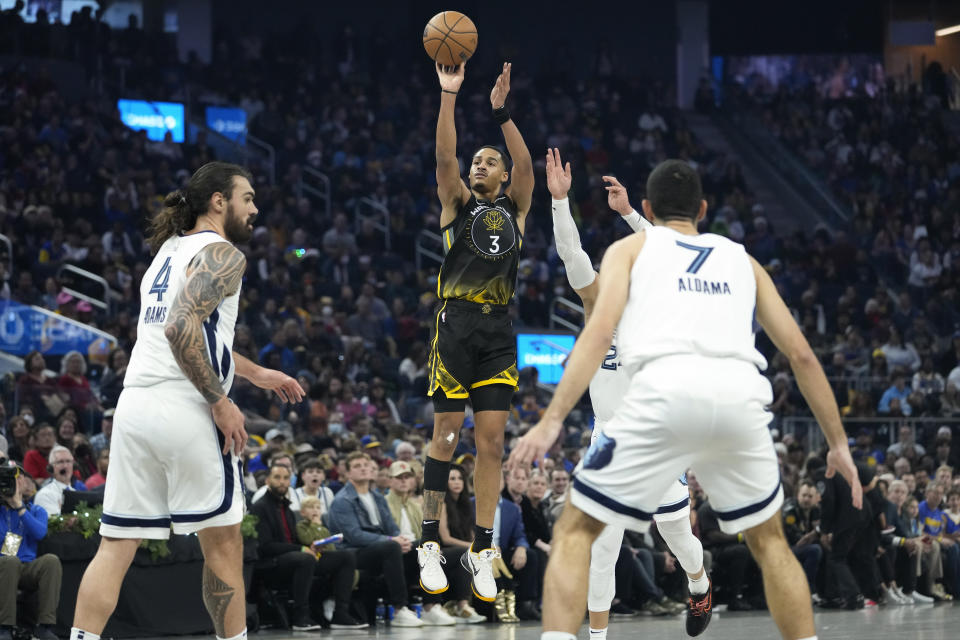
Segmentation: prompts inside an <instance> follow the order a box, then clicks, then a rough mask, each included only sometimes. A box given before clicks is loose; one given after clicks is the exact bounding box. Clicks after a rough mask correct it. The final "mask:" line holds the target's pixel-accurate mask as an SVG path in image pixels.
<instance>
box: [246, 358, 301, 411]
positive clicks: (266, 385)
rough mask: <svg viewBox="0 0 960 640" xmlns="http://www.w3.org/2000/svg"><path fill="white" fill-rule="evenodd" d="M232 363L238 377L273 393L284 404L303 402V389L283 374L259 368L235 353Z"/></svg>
mask: <svg viewBox="0 0 960 640" xmlns="http://www.w3.org/2000/svg"><path fill="white" fill-rule="evenodd" d="M233 362H234V363H235V365H236V373H237V375H238V376H240V377H241V378H245V379H247V380H249V381H250V382H252V383H253V384H255V385H256V386H258V387H260V388H261V389H267V390H268V391H273V392H274V393H276V394H277V396H278V397H279V398H280V399H281V400H283V401H284V402H300V401H301V400H303V387H301V386H300V383H299V382H297V381H296V380H294V379H293V378H291V377H290V376H288V375H287V374H285V373H284V372H282V371H276V370H274V369H267V368H266V367H261V366H260V365H258V364H256V363H254V362H253V361H252V360H250V359H249V358H246V357H245V356H242V355H240V354H239V353H237V352H236V351H234V352H233Z"/></svg>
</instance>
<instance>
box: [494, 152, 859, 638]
mask: <svg viewBox="0 0 960 640" xmlns="http://www.w3.org/2000/svg"><path fill="white" fill-rule="evenodd" d="M706 210H707V203H706V201H705V200H703V197H702V189H701V186H700V177H699V176H698V175H697V173H696V171H695V170H693V169H692V168H691V167H690V166H689V165H688V164H687V163H685V162H683V161H680V160H668V161H665V162H662V163H660V164H659V165H658V166H657V167H656V168H655V169H654V170H653V171H652V172H651V174H650V177H649V178H648V180H647V199H645V200H644V201H643V212H644V214H645V215H646V217H647V219H648V220H651V221H652V222H653V223H654V227H653V228H652V229H647V230H645V231H643V232H641V233H637V234H634V235H632V236H630V237H628V238H624V239H623V240H620V241H618V242H616V243H614V244H613V245H612V246H611V247H610V248H609V249H608V250H607V252H606V255H605V256H604V259H603V264H602V267H601V269H600V292H599V294H598V297H597V302H596V306H595V309H594V312H593V314H592V315H591V317H590V321H589V322H588V323H587V325H586V327H584V330H583V332H581V334H580V338H579V340H577V343H576V345H575V346H574V349H573V351H572V352H571V354H570V358H569V360H568V361H567V367H566V370H565V371H564V375H563V378H562V379H561V381H560V384H559V385H558V386H557V389H556V392H555V393H554V396H553V400H552V401H551V402H550V406H549V407H547V410H546V412H545V413H544V415H543V417H542V418H541V420H540V422H539V423H538V424H537V426H535V427H534V428H533V429H531V430H530V431H529V432H528V433H527V434H526V435H525V436H524V437H523V438H521V439H520V441H519V442H518V443H517V445H516V447H515V448H514V450H513V452H512V453H511V459H510V464H530V463H531V462H533V461H534V460H541V459H542V458H543V455H544V454H545V453H546V451H547V450H548V449H549V448H550V447H551V446H552V445H553V443H554V442H555V441H556V439H557V436H558V435H559V434H560V432H561V430H562V427H563V419H564V418H565V417H566V415H567V414H568V413H569V411H570V409H571V408H572V407H573V405H574V404H575V403H576V402H577V400H578V399H579V398H580V396H581V395H582V394H583V392H584V391H585V390H586V388H587V385H588V384H589V381H590V378H592V377H593V375H594V373H595V372H596V370H597V368H598V367H599V366H600V364H601V362H602V361H603V357H604V354H605V353H606V351H607V349H608V348H609V347H610V343H611V340H612V338H613V334H614V331H615V330H616V334H617V341H618V345H617V346H618V349H619V350H620V355H621V362H622V363H623V365H624V367H626V369H627V372H628V374H630V376H631V382H630V390H629V391H628V392H627V395H626V397H625V398H624V400H623V402H622V403H621V404H620V406H619V407H618V408H617V411H616V414H615V415H614V417H613V419H612V420H611V421H610V424H609V425H608V426H607V430H606V432H605V433H604V435H603V436H602V438H601V440H600V441H599V442H598V443H597V445H598V446H594V447H591V449H590V451H589V453H588V455H587V456H586V459H585V460H584V468H583V471H582V472H581V473H580V474H578V476H577V477H576V478H575V479H574V484H573V489H572V491H571V494H570V500H568V501H567V505H566V507H565V509H564V511H563V514H562V515H561V517H560V520H559V521H558V522H557V525H556V527H555V528H554V542H553V549H552V553H551V555H550V562H549V564H548V566H547V574H546V580H545V588H544V607H543V620H544V633H543V635H542V640H571V639H573V638H575V637H576V636H575V633H576V631H577V629H578V628H579V627H580V623H581V621H582V619H583V610H584V605H585V604H586V599H587V575H588V570H589V555H588V554H589V551H588V548H589V546H590V545H591V544H592V543H593V541H594V540H595V539H596V538H597V536H598V535H599V534H600V532H601V531H602V530H603V527H604V526H605V525H604V523H615V524H620V525H621V526H624V527H629V528H631V529H638V530H644V529H645V528H646V527H648V526H649V522H650V519H651V518H652V516H653V513H654V512H655V511H656V509H657V505H658V503H659V501H660V498H661V496H662V495H663V493H664V491H665V490H666V489H667V487H668V486H669V485H670V483H672V482H674V478H676V477H677V476H678V475H679V474H680V473H681V472H682V471H683V470H684V469H687V468H690V467H693V468H695V469H696V470H697V479H698V480H699V482H700V484H701V485H702V486H703V487H704V489H705V490H706V492H707V494H709V496H710V500H711V504H713V507H714V509H715V510H716V511H717V514H718V516H719V521H720V527H721V529H722V530H723V531H724V532H725V533H728V534H732V533H738V532H740V531H743V532H744V536H745V538H746V541H747V545H748V546H749V548H750V551H751V552H752V553H753V555H754V557H755V558H756V560H757V563H758V564H759V565H760V569H761V571H762V572H763V578H764V579H763V584H764V593H765V595H766V600H767V604H768V606H769V607H770V613H771V615H772V617H773V619H774V622H775V623H776V624H777V626H778V627H779V629H780V633H781V634H782V635H783V637H785V638H790V639H791V640H798V639H799V640H809V639H811V638H816V635H815V633H816V632H815V630H814V626H813V610H812V608H811V606H810V591H809V588H808V587H807V581H806V578H805V577H804V574H803V570H802V569H801V568H800V565H799V563H798V562H797V560H796V558H795V557H794V555H793V553H792V552H791V550H790V547H789V546H788V545H787V542H786V539H785V537H784V535H783V527H782V524H781V518H780V505H781V504H782V502H783V490H782V488H781V487H780V476H779V471H778V465H777V457H776V454H775V452H774V450H773V442H772V440H771V438H770V432H769V429H768V428H767V424H768V423H769V412H768V411H767V409H766V405H767V404H769V403H770V401H771V400H772V392H771V389H770V383H769V381H768V380H767V379H766V378H764V377H763V376H762V375H761V374H760V372H759V369H760V368H763V367H766V361H765V360H764V358H763V356H761V355H760V353H759V352H757V350H756V348H755V346H754V320H755V319H756V321H759V324H760V326H761V327H763V329H764V330H765V331H766V333H767V335H769V336H770V338H771V340H772V341H773V343H774V344H775V345H776V346H777V348H778V349H780V351H781V352H783V353H784V355H786V356H787V359H788V360H789V362H790V365H791V367H792V369H793V372H794V375H795V376H796V378H797V384H798V386H799V388H800V391H801V393H803V395H804V398H806V400H807V402H808V403H809V405H810V408H811V410H812V411H813V414H814V416H815V417H816V418H817V421H818V422H819V424H820V426H821V428H822V429H823V431H824V434H825V436H826V440H827V443H828V445H829V446H830V451H829V453H828V454H827V474H828V475H830V476H832V475H833V474H835V473H836V472H837V471H839V472H840V473H841V474H843V476H844V478H845V479H846V481H847V482H848V483H849V484H850V487H851V494H852V497H853V503H854V505H855V506H856V507H858V508H859V507H860V506H861V505H862V501H863V495H862V490H861V487H860V483H859V481H858V479H857V470H856V467H855V466H854V464H853V459H852V458H851V457H850V450H849V448H848V446H847V441H846V436H845V434H844V431H843V427H842V425H841V423H840V413H839V410H838V409H837V403H836V401H835V399H834V397H833V392H832V391H831V389H830V385H829V383H828V382H827V378H826V376H825V375H824V373H823V369H822V367H821V366H820V363H819V361H818V360H817V357H816V356H815V355H814V353H813V351H812V349H811V348H810V345H809V344H808V343H807V341H806V339H805V338H804V337H803V334H802V333H801V332H800V329H799V327H798V326H797V324H796V322H795V321H794V320H793V316H792V315H791V314H790V310H789V309H788V308H787V306H786V305H785V304H784V303H783V300H782V299H781V298H780V296H779V294H778V293H777V290H776V287H775V286H774V284H773V281H772V280H771V279H770V276H769V275H767V273H766V272H765V271H764V270H763V268H762V267H761V266H760V265H759V264H758V263H757V262H756V260H754V259H753V258H751V257H750V256H748V255H747V253H746V251H744V249H743V247H742V246H741V245H739V244H736V243H734V242H732V241H730V240H727V239H726V238H723V237H721V236H716V235H713V234H703V235H700V234H698V232H697V223H698V222H699V221H700V220H701V219H702V218H703V217H704V215H705V214H706Z"/></svg>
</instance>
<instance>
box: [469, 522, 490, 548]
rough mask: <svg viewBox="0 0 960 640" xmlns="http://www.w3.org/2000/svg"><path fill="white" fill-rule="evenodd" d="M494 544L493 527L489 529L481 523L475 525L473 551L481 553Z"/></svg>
mask: <svg viewBox="0 0 960 640" xmlns="http://www.w3.org/2000/svg"><path fill="white" fill-rule="evenodd" d="M492 546H493V529H487V528H485V527H481V526H479V525H474V527H473V547H472V549H473V552H474V553H480V552H481V551H483V550H484V549H489V548H490V547H492Z"/></svg>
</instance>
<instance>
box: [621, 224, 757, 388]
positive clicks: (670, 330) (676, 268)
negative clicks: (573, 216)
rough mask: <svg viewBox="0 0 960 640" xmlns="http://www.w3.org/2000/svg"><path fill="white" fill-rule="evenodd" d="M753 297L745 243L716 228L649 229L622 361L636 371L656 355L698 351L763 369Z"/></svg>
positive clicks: (625, 323)
mask: <svg viewBox="0 0 960 640" xmlns="http://www.w3.org/2000/svg"><path fill="white" fill-rule="evenodd" d="M756 300H757V282H756V277H755V276H754V273H753V266H752V265H751V263H750V258H749V257H748V256H747V252H746V251H745V250H744V248H743V245H740V244H737V243H735V242H733V241H731V240H728V239H727V238H724V237H723V236H718V235H715V234H711V233H707V234H702V235H696V236H689V235H684V234H682V233H678V232H676V231H674V230H673V229H670V228H668V227H653V228H652V229H647V230H646V239H645V241H644V244H643V248H642V249H641V250H640V254H639V255H638V256H637V259H636V261H635V262H634V263H633V266H632V267H631V269H630V291H629V296H628V299H627V305H626V307H625V308H624V311H623V316H622V317H621V319H620V324H619V326H618V327H617V348H618V350H619V360H620V363H621V364H622V365H623V367H625V368H626V370H627V373H628V374H629V375H632V374H633V373H635V372H637V371H639V370H640V369H642V368H643V367H644V365H646V364H647V363H649V362H650V361H652V360H655V359H657V358H662V357H665V356H670V355H682V354H696V355H701V356H706V357H713V358H737V359H740V360H745V361H747V362H751V363H753V364H755V365H756V366H757V367H758V368H759V369H761V370H762V369H765V368H766V367H767V361H766V359H765V358H764V357H763V356H762V355H761V354H760V352H759V351H757V349H756V346H755V336H754V334H755V331H756V319H755V316H756V310H757V303H756Z"/></svg>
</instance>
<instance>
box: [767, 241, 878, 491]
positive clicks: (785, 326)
mask: <svg viewBox="0 0 960 640" xmlns="http://www.w3.org/2000/svg"><path fill="white" fill-rule="evenodd" d="M750 263H751V264H752V265H753V273H754V277H755V278H756V281H757V322H759V323H760V326H761V327H763V330H764V331H766V332H767V335H768V336H770V339H771V340H772V341H773V344H774V345H776V347H777V349H779V350H780V351H781V352H782V353H783V355H785V356H787V360H789V361H790V368H791V369H792V370H793V375H794V376H795V377H796V379H797V386H798V387H799V388H800V393H802V394H803V397H804V399H805V400H806V401H807V404H809V405H810V410H811V411H812V412H813V415H814V417H815V418H816V419H817V422H818V423H819V424H820V428H821V429H822V430H823V433H824V435H825V436H826V438H827V444H829V445H830V453H829V454H828V456H827V465H828V469H827V474H828V475H833V472H835V471H839V472H840V473H841V474H842V475H843V477H844V478H846V480H847V482H848V483H849V484H850V489H851V493H852V494H853V503H854V505H855V506H856V507H857V508H859V507H860V505H861V504H862V501H863V493H862V489H861V486H860V480H859V478H858V476H857V468H856V466H855V465H854V464H853V458H852V457H851V456H850V448H849V446H848V445H847V436H846V434H845V433H844V431H843V424H842V423H841V422H840V410H839V409H838V408H837V401H836V399H835V398H834V397H833V390H832V389H831V388H830V383H829V382H828V381H827V376H826V374H825V373H824V372H823V367H821V366H820V361H819V360H817V356H816V355H815V354H814V353H813V349H811V348H810V344H809V343H808V342H807V339H806V338H805V337H804V335H803V333H802V332H801V331H800V327H798V326H797V323H796V321H795V320H794V319H793V315H792V314H791V313H790V310H789V309H788V308H787V305H786V304H785V303H784V302H783V299H782V298H781V297H780V294H779V293H778V292H777V288H776V286H775V285H774V284H773V280H771V279H770V276H769V275H768V274H767V272H766V271H765V270H764V269H763V267H761V266H760V263H758V262H757V261H756V260H754V259H753V258H750Z"/></svg>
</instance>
